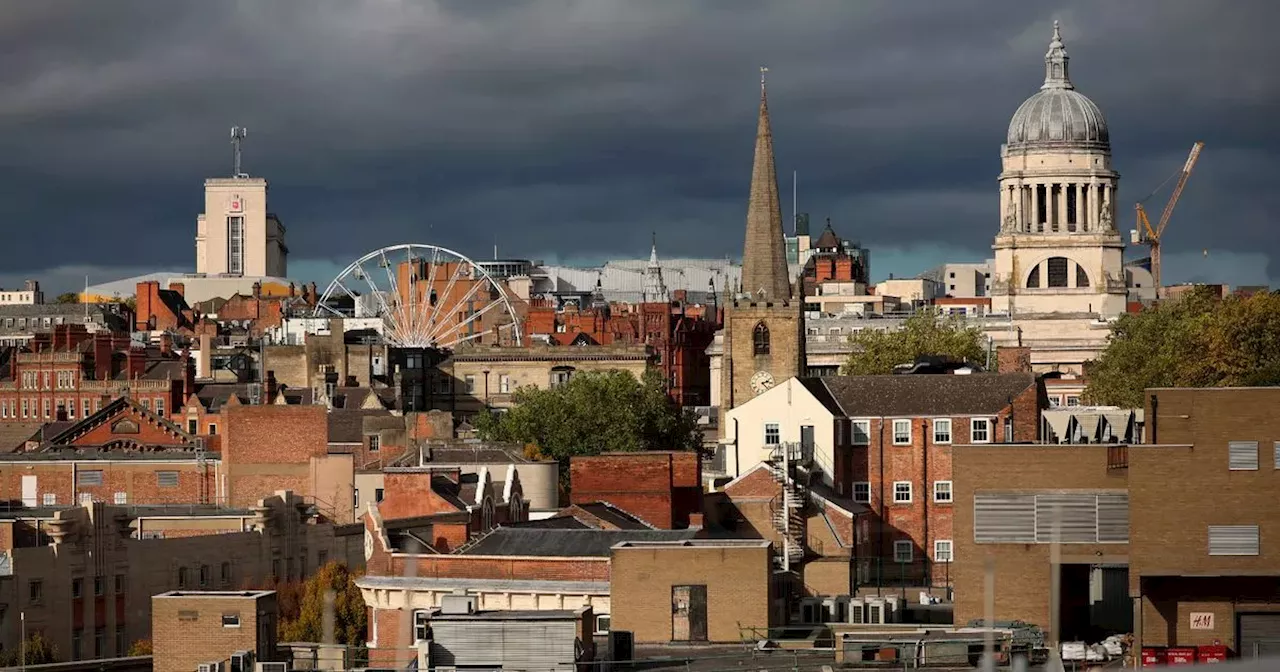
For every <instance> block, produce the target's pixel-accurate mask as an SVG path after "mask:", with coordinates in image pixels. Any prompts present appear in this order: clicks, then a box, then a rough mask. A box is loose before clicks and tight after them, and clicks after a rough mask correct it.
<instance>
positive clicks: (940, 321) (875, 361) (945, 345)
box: [840, 310, 987, 376]
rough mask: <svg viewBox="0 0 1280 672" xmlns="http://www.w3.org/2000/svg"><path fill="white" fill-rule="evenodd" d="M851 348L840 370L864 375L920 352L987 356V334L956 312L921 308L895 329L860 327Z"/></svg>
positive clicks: (965, 358) (979, 359)
mask: <svg viewBox="0 0 1280 672" xmlns="http://www.w3.org/2000/svg"><path fill="white" fill-rule="evenodd" d="M849 342H850V343H851V344H852V345H853V352H852V353H851V354H850V355H849V359H848V360H846V361H845V363H844V366H842V367H840V373H841V374H843V375H846V376H865V375H872V374H882V373H892V372H893V367H895V366H897V365H899V364H910V363H912V362H914V361H916V358H917V357H920V356H922V355H936V356H945V357H949V358H951V359H953V360H956V361H962V362H969V363H973V364H981V363H985V362H986V359H987V349H986V337H985V336H983V334H982V330H981V329H979V328H977V327H974V326H970V325H968V324H966V323H965V321H964V320H963V319H962V318H960V317H957V316H951V315H948V316H943V315H939V314H938V313H936V312H934V311H928V310H926V311H921V312H918V313H916V314H915V315H912V316H911V317H909V318H907V320H906V321H905V322H904V323H903V324H902V328H901V329H898V330H896V331H888V330H882V329H863V330H861V331H858V332H856V333H854V334H853V335H852V336H850V337H849Z"/></svg>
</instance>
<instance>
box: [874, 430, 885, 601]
mask: <svg viewBox="0 0 1280 672" xmlns="http://www.w3.org/2000/svg"><path fill="white" fill-rule="evenodd" d="M884 516H885V508H884V418H883V417H881V418H880V522H879V523H878V524H877V526H876V527H877V529H876V532H877V533H878V534H879V536H880V544H879V545H880V557H879V559H878V560H876V596H877V597H879V596H880V594H881V593H880V590H881V588H882V587H883V586H884Z"/></svg>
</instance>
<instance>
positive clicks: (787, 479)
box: [768, 443, 809, 571]
mask: <svg viewBox="0 0 1280 672" xmlns="http://www.w3.org/2000/svg"><path fill="white" fill-rule="evenodd" d="M804 452H805V451H804V448H803V446H802V445H801V444H799V443H781V444H778V445H776V446H774V448H773V451H772V452H771V453H770V456H769V462H768V467H769V471H770V473H772V474H773V478H774V481H776V482H777V483H778V486H779V493H778V496H777V497H775V498H774V499H773V502H772V506H771V507H770V508H771V509H772V511H771V513H772V516H773V529H774V530H775V531H777V533H778V537H779V539H781V541H782V549H781V551H782V552H781V553H779V554H778V557H777V558H775V562H777V563H778V565H779V567H780V569H782V570H783V571H791V570H792V568H793V567H794V566H795V565H798V564H799V563H800V561H802V560H804V555H805V539H806V537H807V534H806V530H805V508H806V507H807V505H808V503H809V488H808V486H807V485H806V484H807V483H808V479H809V470H808V456H806V455H805V454H804Z"/></svg>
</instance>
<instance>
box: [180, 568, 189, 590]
mask: <svg viewBox="0 0 1280 672" xmlns="http://www.w3.org/2000/svg"><path fill="white" fill-rule="evenodd" d="M178 587H179V588H186V587H187V568H186V567H179V568H178Z"/></svg>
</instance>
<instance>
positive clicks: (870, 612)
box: [863, 597, 887, 625]
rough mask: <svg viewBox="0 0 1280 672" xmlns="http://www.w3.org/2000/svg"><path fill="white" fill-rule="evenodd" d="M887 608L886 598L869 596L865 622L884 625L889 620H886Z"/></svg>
mask: <svg viewBox="0 0 1280 672" xmlns="http://www.w3.org/2000/svg"><path fill="white" fill-rule="evenodd" d="M885 609H886V607H885V602H884V598H880V597H869V598H867V608H866V612H865V616H866V618H865V620H864V621H863V622H864V623H867V624H869V625H884V624H885V623H886V622H887V621H886V620H885V613H884V612H885Z"/></svg>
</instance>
